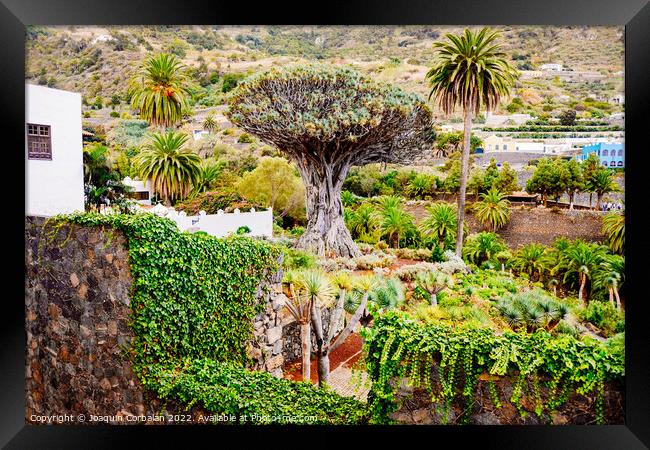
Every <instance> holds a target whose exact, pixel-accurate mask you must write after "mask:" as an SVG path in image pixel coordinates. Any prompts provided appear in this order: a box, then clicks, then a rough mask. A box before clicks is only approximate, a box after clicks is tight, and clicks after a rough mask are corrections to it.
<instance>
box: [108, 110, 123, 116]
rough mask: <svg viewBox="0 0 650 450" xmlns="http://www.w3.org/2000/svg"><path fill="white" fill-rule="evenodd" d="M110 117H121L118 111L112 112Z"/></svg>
mask: <svg viewBox="0 0 650 450" xmlns="http://www.w3.org/2000/svg"><path fill="white" fill-rule="evenodd" d="M109 116H111V117H120V113H118V112H117V111H111V113H110V114H109Z"/></svg>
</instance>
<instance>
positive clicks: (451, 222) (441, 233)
mask: <svg viewBox="0 0 650 450" xmlns="http://www.w3.org/2000/svg"><path fill="white" fill-rule="evenodd" d="M426 211H427V215H426V217H425V218H424V220H423V221H422V222H421V223H420V229H421V230H422V232H423V233H424V234H428V235H432V236H435V237H436V238H437V239H438V244H440V246H441V247H442V248H443V249H444V248H445V241H447V239H454V238H455V237H456V231H457V230H456V221H457V220H458V218H457V213H456V207H455V206H454V205H452V204H450V203H447V202H436V203H434V204H433V205H431V206H428V207H427V208H426Z"/></svg>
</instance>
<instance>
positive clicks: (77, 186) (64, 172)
mask: <svg viewBox="0 0 650 450" xmlns="http://www.w3.org/2000/svg"><path fill="white" fill-rule="evenodd" d="M25 100H26V104H25V134H26V135H25V162H26V164H25V177H26V180H25V197H26V199H25V214H26V215H30V216H53V215H56V214H64V213H71V212H74V211H83V210H84V178H83V177H84V172H83V145H82V128H81V94H79V93H76V92H68V91H63V90H60V89H51V88H48V87H45V86H36V85H32V84H26V85H25Z"/></svg>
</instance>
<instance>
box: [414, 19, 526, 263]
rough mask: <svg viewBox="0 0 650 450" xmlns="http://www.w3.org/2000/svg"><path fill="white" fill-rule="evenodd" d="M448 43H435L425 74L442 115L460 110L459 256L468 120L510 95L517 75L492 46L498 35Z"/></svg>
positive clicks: (484, 33) (470, 36)
mask: <svg viewBox="0 0 650 450" xmlns="http://www.w3.org/2000/svg"><path fill="white" fill-rule="evenodd" d="M446 37H447V39H448V42H435V43H434V44H433V45H434V48H435V49H437V52H438V56H439V61H438V63H437V64H436V65H435V66H434V67H432V68H431V69H430V70H429V71H428V72H427V74H426V79H427V80H428V81H429V83H430V84H431V92H430V94H429V99H431V97H434V98H435V99H436V102H437V103H438V104H439V106H440V107H441V108H442V110H443V111H444V113H445V114H450V113H452V112H453V111H454V109H455V107H456V106H460V107H462V108H463V113H464V133H463V152H462V155H461V177H460V193H459V195H458V221H457V233H456V254H457V255H458V256H460V255H461V254H462V247H463V222H464V218H465V191H466V189H467V175H468V172H469V151H470V145H471V142H470V139H471V132H472V117H474V116H476V115H478V114H479V112H480V110H481V108H482V107H485V109H486V110H487V111H491V110H493V109H494V108H495V107H496V106H497V105H498V104H499V101H500V99H501V97H502V96H508V95H510V89H512V87H514V84H515V80H516V77H517V72H516V71H515V69H514V68H512V66H510V64H509V63H508V62H507V56H506V54H505V53H504V52H502V51H501V49H500V46H499V45H498V44H495V43H494V42H495V40H496V39H497V37H498V34H497V33H495V32H491V31H489V30H488V28H483V29H482V30H481V31H479V32H478V33H473V32H472V31H470V30H469V29H466V30H465V32H464V34H462V35H460V36H455V35H453V34H447V35H446Z"/></svg>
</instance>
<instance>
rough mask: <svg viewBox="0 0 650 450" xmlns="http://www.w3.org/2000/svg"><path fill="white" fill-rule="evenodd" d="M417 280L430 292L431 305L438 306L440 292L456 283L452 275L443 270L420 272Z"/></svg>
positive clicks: (423, 288) (418, 284) (420, 285)
mask: <svg viewBox="0 0 650 450" xmlns="http://www.w3.org/2000/svg"><path fill="white" fill-rule="evenodd" d="M415 282H416V284H417V286H418V287H419V288H420V289H422V290H423V291H425V292H426V293H427V294H429V297H430V302H431V306H438V293H439V292H440V291H442V290H444V289H445V288H448V287H449V288H450V287H452V286H453V284H454V281H453V279H452V278H451V276H449V275H447V274H446V273H443V272H420V273H418V274H417V276H416V277H415Z"/></svg>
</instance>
